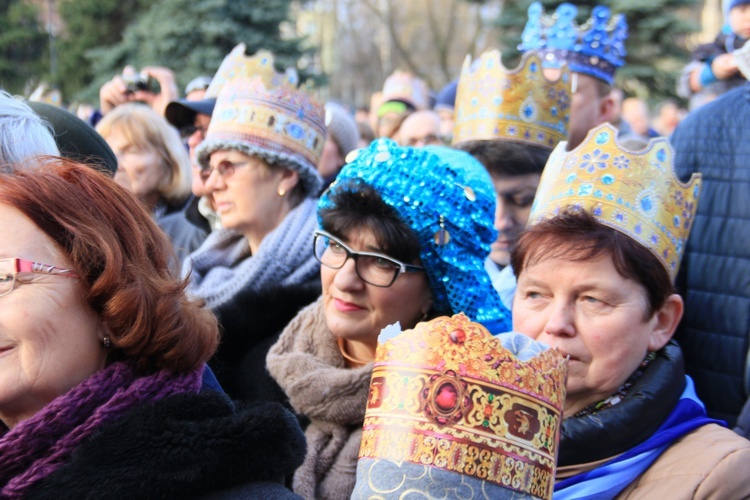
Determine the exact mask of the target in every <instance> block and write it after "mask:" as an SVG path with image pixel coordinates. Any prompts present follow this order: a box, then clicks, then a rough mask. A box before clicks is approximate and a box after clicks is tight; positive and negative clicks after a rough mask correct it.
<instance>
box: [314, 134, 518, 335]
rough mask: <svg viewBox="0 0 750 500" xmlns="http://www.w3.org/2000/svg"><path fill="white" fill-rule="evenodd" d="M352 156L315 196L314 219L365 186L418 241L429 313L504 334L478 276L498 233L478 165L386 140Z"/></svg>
mask: <svg viewBox="0 0 750 500" xmlns="http://www.w3.org/2000/svg"><path fill="white" fill-rule="evenodd" d="M354 156H355V154H354V153H353V154H352V155H350V157H349V158H347V160H348V161H349V163H348V164H347V165H345V166H344V168H343V169H342V170H341V172H340V173H339V175H338V177H337V178H336V181H335V182H334V183H333V184H331V187H330V188H329V189H328V190H327V191H326V192H325V193H323V195H322V196H321V198H320V202H319V203H318V218H319V219H320V214H321V211H323V210H325V209H330V208H332V207H333V206H334V203H333V201H332V199H331V198H332V197H333V196H334V195H335V194H336V193H337V192H339V191H341V190H352V191H356V190H357V189H358V188H359V186H361V185H362V184H365V185H368V186H370V187H372V188H373V189H375V191H377V192H378V194H380V197H381V198H382V199H383V201H384V202H385V203H386V204H387V205H389V206H391V207H393V208H394V209H395V210H396V212H397V214H398V216H399V218H400V219H401V220H402V221H403V222H405V223H406V225H407V226H409V227H410V228H411V229H412V231H414V233H415V234H416V235H417V238H418V240H419V248H420V258H421V260H422V265H423V266H424V267H425V268H426V270H427V278H428V280H429V283H430V289H431V290H432V295H433V307H434V308H435V310H436V311H438V312H440V313H444V314H447V313H449V312H454V313H459V312H463V313H464V314H466V315H467V316H468V317H469V318H471V320H472V321H477V322H479V323H482V324H483V325H484V326H485V327H486V328H487V329H488V330H489V331H490V332H492V333H502V332H505V331H509V330H510V312H509V311H508V310H507V309H506V308H505V307H503V305H502V303H501V302H500V297H499V296H498V294H497V292H496V291H495V289H494V288H493V287H492V283H491V282H490V277H489V276H488V275H487V272H486V271H485V270H484V261H485V260H486V259H487V256H488V255H489V253H490V245H491V244H492V242H493V241H495V238H496V237H497V231H496V230H495V228H494V220H495V190H494V188H493V186H492V180H491V179H490V176H489V174H488V173H487V171H486V170H485V168H484V167H483V166H482V164H481V163H479V162H478V161H477V160H476V159H474V157H472V156H471V155H469V154H467V153H465V152H463V151H458V150H455V149H450V148H446V147H442V146H428V147H424V148H409V147H400V146H398V145H397V144H396V143H395V142H393V141H392V140H390V139H379V140H377V141H374V142H373V143H372V144H370V146H369V147H368V148H365V149H360V150H358V151H357V152H356V157H354Z"/></svg>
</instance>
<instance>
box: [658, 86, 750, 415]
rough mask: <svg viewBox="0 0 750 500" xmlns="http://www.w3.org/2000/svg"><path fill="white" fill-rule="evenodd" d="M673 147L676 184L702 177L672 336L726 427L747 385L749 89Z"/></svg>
mask: <svg viewBox="0 0 750 500" xmlns="http://www.w3.org/2000/svg"><path fill="white" fill-rule="evenodd" d="M672 144H673V146H674V148H675V152H676V156H675V167H676V169H677V173H678V175H679V177H680V178H681V179H682V180H686V179H687V178H688V177H689V176H690V174H691V173H693V172H700V173H702V174H703V188H702V191H701V197H700V202H699V203H698V212H697V214H696V217H695V223H694V225H693V232H692V234H691V235H690V239H689V241H688V244H687V250H686V252H685V257H684V259H683V262H682V268H681V272H680V276H679V277H678V287H679V288H680V292H681V293H682V295H683V297H684V298H685V316H684V318H683V320H682V323H681V325H680V328H679V330H678V333H677V335H676V337H675V338H676V339H677V340H678V341H679V343H680V345H681V346H682V348H683V352H684V354H685V366H686V370H687V373H688V374H689V375H691V376H692V377H693V380H694V381H695V388H696V391H697V393H698V396H699V397H700V398H701V400H703V402H704V403H705V404H706V408H707V409H708V414H709V416H711V417H714V418H720V419H723V420H726V421H727V422H728V423H729V424H730V426H732V425H734V421H735V420H736V418H737V415H738V414H739V413H740V410H741V408H742V405H743V404H744V403H745V401H746V400H747V397H748V388H749V385H750V379H749V378H748V368H749V367H748V362H747V361H748V347H749V345H750V86H749V85H747V84H746V85H744V86H743V87H740V88H738V89H735V90H732V91H730V92H728V93H726V94H724V95H723V96H722V97H720V98H719V99H717V100H716V101H713V102H711V103H709V104H706V105H705V106H703V107H701V108H700V109H698V110H696V111H694V112H693V113H691V114H690V115H689V116H688V117H687V118H686V119H685V120H684V121H683V122H682V123H681V124H680V125H679V127H677V130H675V132H674V135H673V136H672Z"/></svg>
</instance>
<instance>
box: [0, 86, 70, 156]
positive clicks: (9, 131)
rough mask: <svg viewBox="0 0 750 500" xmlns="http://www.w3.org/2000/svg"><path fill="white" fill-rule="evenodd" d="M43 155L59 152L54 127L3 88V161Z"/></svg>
mask: <svg viewBox="0 0 750 500" xmlns="http://www.w3.org/2000/svg"><path fill="white" fill-rule="evenodd" d="M40 155H51V156H60V151H59V150H58V148H57V144H56V143H55V138H54V131H53V130H52V127H51V126H50V124H49V123H47V122H46V121H44V120H43V119H42V118H41V117H40V116H39V115H37V114H36V113H34V111H33V110H32V109H31V108H30V107H29V106H28V105H27V104H26V103H25V102H23V101H22V100H21V99H18V98H14V97H11V95H10V94H8V93H7V92H5V91H4V90H0V165H10V164H17V163H22V162H24V161H25V160H27V159H29V158H32V157H34V156H40Z"/></svg>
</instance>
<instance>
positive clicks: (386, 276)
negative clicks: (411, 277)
mask: <svg viewBox="0 0 750 500" xmlns="http://www.w3.org/2000/svg"><path fill="white" fill-rule="evenodd" d="M313 252H314V254H315V259H316V260H317V261H318V262H320V263H321V264H322V265H324V266H326V267H330V268H331V269H341V268H342V267H344V264H346V261H347V260H349V259H350V258H352V259H354V268H355V270H356V271H357V276H359V278H360V279H361V280H362V281H364V282H365V283H368V284H370V285H372V286H378V287H382V288H387V287H389V286H391V285H392V284H393V283H394V282H395V281H396V278H398V277H399V275H401V274H402V273H421V272H424V270H425V269H424V267H422V266H415V265H412V264H404V263H403V262H401V261H399V260H396V259H394V258H392V257H388V256H387V255H383V254H379V253H372V252H355V251H354V250H352V249H351V248H349V247H348V246H346V244H344V243H343V242H342V241H341V240H339V239H338V238H336V237H335V236H333V235H331V234H329V233H327V232H325V231H315V233H313Z"/></svg>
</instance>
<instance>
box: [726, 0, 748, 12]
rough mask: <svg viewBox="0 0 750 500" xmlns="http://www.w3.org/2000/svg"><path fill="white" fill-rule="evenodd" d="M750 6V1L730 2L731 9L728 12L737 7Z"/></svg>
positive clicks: (733, 0)
mask: <svg viewBox="0 0 750 500" xmlns="http://www.w3.org/2000/svg"><path fill="white" fill-rule="evenodd" d="M747 4H750V0H730V2H729V7H727V12H729V11H730V10H732V9H734V8H735V7H739V6H740V5H747Z"/></svg>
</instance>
